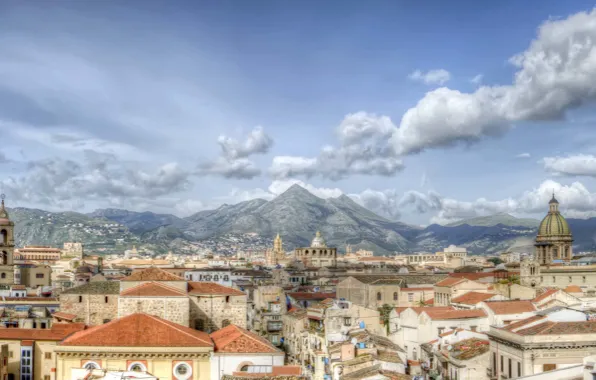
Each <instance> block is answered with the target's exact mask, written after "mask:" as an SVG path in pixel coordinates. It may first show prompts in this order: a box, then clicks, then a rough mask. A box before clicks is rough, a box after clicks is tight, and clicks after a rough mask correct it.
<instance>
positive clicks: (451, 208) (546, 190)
mask: <svg viewBox="0 0 596 380" xmlns="http://www.w3.org/2000/svg"><path fill="white" fill-rule="evenodd" d="M553 192H554V193H555V195H556V197H557V199H558V200H559V202H560V204H561V210H562V211H563V212H564V213H565V215H566V216H567V217H572V218H587V217H593V216H596V211H595V210H596V193H592V192H590V191H589V190H588V189H587V188H586V187H585V186H584V185H583V184H582V183H580V182H573V183H572V184H570V185H563V184H561V183H559V182H556V181H552V180H547V181H544V182H542V183H541V184H540V185H539V186H538V187H536V188H534V189H532V190H529V191H526V192H524V193H522V194H521V195H519V196H517V197H510V198H505V199H501V200H492V201H491V200H487V199H485V198H479V199H476V200H474V201H460V200H456V199H451V198H446V197H443V196H441V195H439V194H437V193H435V192H429V193H420V192H407V193H406V194H404V195H403V197H402V198H401V200H400V202H399V206H400V207H402V208H406V207H416V209H417V210H419V211H420V212H432V213H435V215H434V216H432V218H431V222H432V223H439V224H445V223H450V222H455V221H458V220H461V219H467V218H473V217H477V216H486V215H492V214H496V213H503V212H504V213H512V214H517V215H535V216H538V215H540V214H542V213H545V212H546V211H547V210H548V201H549V200H550V198H551V197H552V194H553Z"/></svg>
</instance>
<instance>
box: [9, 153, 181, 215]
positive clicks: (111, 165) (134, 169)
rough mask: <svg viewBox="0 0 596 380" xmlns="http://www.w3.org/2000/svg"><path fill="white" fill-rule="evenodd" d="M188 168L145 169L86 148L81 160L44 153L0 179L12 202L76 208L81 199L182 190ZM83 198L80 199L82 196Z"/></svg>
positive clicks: (132, 199) (110, 201)
mask: <svg viewBox="0 0 596 380" xmlns="http://www.w3.org/2000/svg"><path fill="white" fill-rule="evenodd" d="M189 176H190V173H189V172H188V171H186V170H184V169H183V168H181V167H180V166H179V165H178V164H176V163H167V164H164V165H161V166H158V167H156V168H154V169H153V170H150V171H147V170H146V169H144V168H143V167H141V166H139V165H133V164H132V163H123V162H121V161H119V160H118V159H117V158H116V157H115V156H113V155H108V154H103V153H98V152H93V151H86V152H85V155H84V159H83V160H81V161H74V160H70V159H64V158H47V159H42V160H35V161H30V162H28V163H27V168H26V171H25V173H23V174H22V175H21V176H17V177H8V178H6V179H4V180H2V181H0V184H2V186H3V187H4V189H5V191H6V193H7V194H8V195H9V196H10V197H11V199H14V200H15V202H23V203H29V204H37V205H42V206H48V207H49V208H60V209H73V208H75V209H78V208H82V207H84V206H85V204H84V202H85V201H88V202H97V201H99V202H100V203H102V204H104V205H122V204H127V205H129V206H132V205H135V206H136V205H137V204H139V203H144V204H152V200H154V199H155V198H157V197H162V196H168V195H170V194H172V193H176V192H180V191H184V190H187V189H188V188H189V187H190V181H189ZM83 200H85V201H83Z"/></svg>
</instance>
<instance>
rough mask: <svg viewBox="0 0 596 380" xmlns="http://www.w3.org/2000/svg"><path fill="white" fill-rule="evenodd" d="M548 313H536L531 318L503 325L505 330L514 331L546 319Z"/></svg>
mask: <svg viewBox="0 0 596 380" xmlns="http://www.w3.org/2000/svg"><path fill="white" fill-rule="evenodd" d="M545 318H546V315H534V316H532V317H530V318H526V319H522V320H521V321H515V322H513V323H510V324H508V325H507V326H505V327H503V330H507V331H514V330H518V329H520V328H522V327H523V326H526V325H529V324H530V323H534V322H538V321H540V320H542V319H545Z"/></svg>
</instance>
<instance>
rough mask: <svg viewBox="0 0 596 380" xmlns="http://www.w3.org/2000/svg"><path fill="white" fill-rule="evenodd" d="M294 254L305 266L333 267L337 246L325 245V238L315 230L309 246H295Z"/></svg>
mask: <svg viewBox="0 0 596 380" xmlns="http://www.w3.org/2000/svg"><path fill="white" fill-rule="evenodd" d="M294 254H295V256H296V259H297V260H300V261H302V262H303V263H304V265H306V266H307V267H315V268H321V267H334V266H336V265H337V248H332V247H327V244H326V243H325V239H323V237H322V236H321V233H320V232H319V231H317V234H316V236H315V238H314V239H313V240H312V243H311V244H310V247H306V248H296V249H295V250H294Z"/></svg>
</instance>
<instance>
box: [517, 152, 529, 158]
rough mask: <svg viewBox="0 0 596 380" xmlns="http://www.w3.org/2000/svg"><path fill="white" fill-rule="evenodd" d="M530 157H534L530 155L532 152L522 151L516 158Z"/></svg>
mask: <svg viewBox="0 0 596 380" xmlns="http://www.w3.org/2000/svg"><path fill="white" fill-rule="evenodd" d="M530 157H532V156H531V155H530V153H520V154H518V155H517V156H515V158H530Z"/></svg>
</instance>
